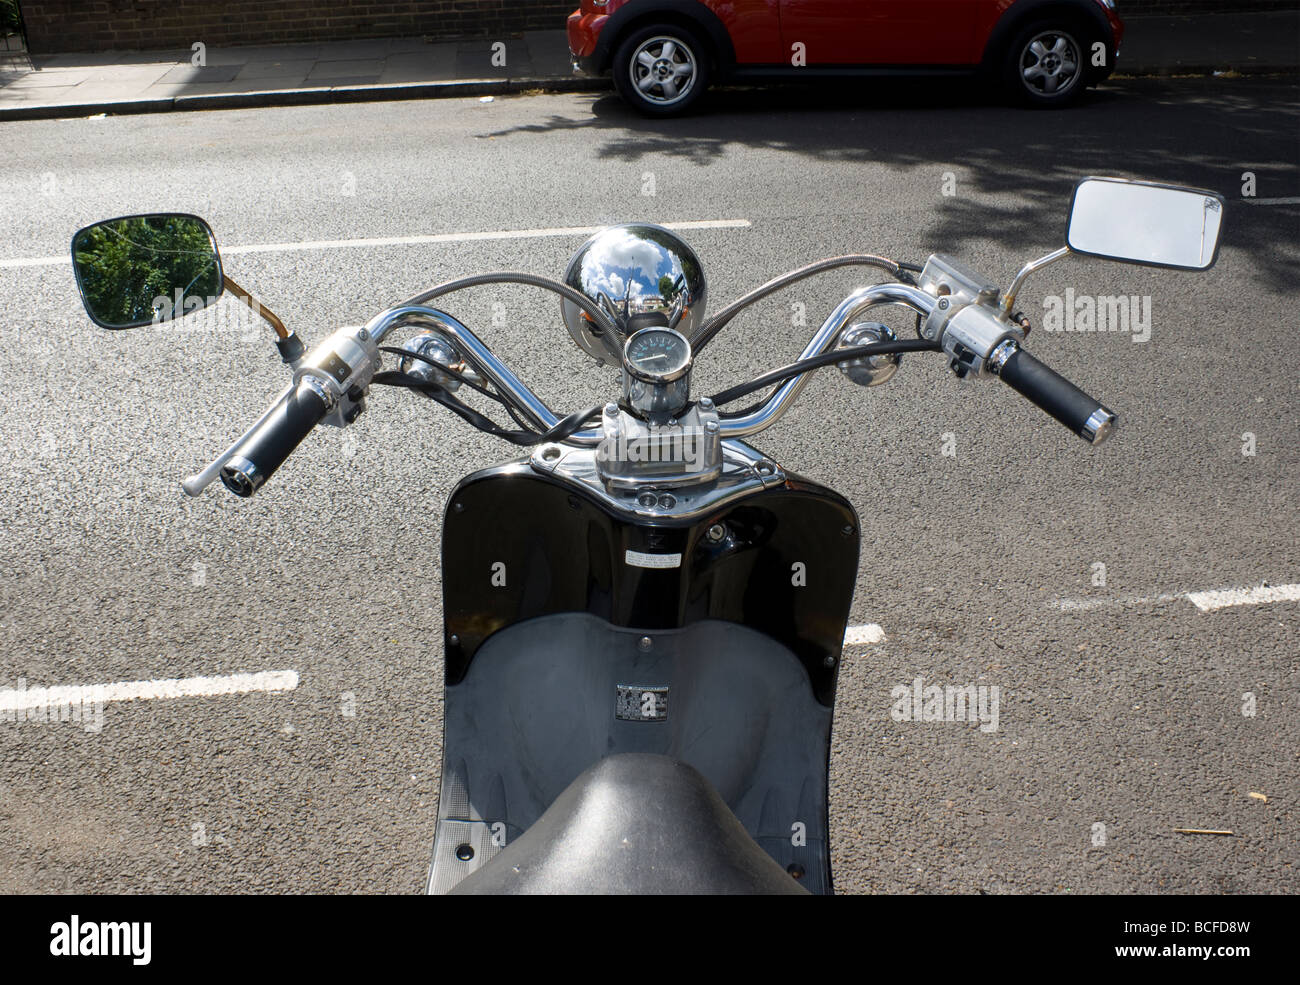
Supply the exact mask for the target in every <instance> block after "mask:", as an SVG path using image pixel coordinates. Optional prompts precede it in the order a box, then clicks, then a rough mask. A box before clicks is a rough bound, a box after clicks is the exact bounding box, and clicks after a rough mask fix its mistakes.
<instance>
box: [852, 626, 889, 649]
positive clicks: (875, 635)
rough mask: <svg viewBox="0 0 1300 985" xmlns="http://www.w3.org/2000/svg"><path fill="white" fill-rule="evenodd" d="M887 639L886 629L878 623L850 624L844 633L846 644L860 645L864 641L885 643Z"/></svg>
mask: <svg viewBox="0 0 1300 985" xmlns="http://www.w3.org/2000/svg"><path fill="white" fill-rule="evenodd" d="M884 641H885V631H884V630H883V629H881V628H880V627H879V626H878V625H877V624H876V623H874V622H871V623H867V624H866V625H865V626H850V627H849V628H848V630H846V631H845V633H844V645H845V646H860V645H861V644H863V643H883V642H884Z"/></svg>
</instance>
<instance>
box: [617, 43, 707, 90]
mask: <svg viewBox="0 0 1300 985" xmlns="http://www.w3.org/2000/svg"><path fill="white" fill-rule="evenodd" d="M628 71H629V73H630V75H631V77H632V84H633V85H634V86H636V88H637V90H638V91H639V92H640V93H641V96H642V98H644V99H646V100H647V101H649V102H652V103H657V104H659V105H661V106H671V105H672V104H673V103H678V102H681V101H682V100H683V99H685V98H686V96H687V94H689V93H690V91H691V90H692V89H693V88H694V87H695V75H696V72H695V53H694V52H693V51H691V49H690V48H689V47H688V46H687V45H686V44H684V43H683V42H682V40H681V38H670V37H654V38H649V39H648V40H646V41H644V42H642V44H641V46H640V47H638V48H637V50H636V52H635V54H633V56H632V61H631V64H630V65H629V66H628Z"/></svg>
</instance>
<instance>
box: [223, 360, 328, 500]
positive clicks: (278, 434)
mask: <svg viewBox="0 0 1300 985" xmlns="http://www.w3.org/2000/svg"><path fill="white" fill-rule="evenodd" d="M326 410H327V408H326V406H325V401H324V399H323V398H322V397H321V395H320V394H319V393H317V392H316V391H315V390H314V389H312V388H311V387H309V386H307V385H306V384H300V385H299V386H297V387H295V388H294V389H293V390H290V391H289V392H288V393H286V394H285V395H284V396H283V397H281V398H280V400H279V402H278V403H277V404H276V405H275V406H274V407H273V408H271V413H270V415H269V416H268V417H267V418H266V420H264V421H263V422H262V424H261V426H259V427H258V429H257V430H256V431H254V432H253V433H252V434H250V435H249V436H248V438H247V439H245V440H244V441H243V442H241V443H240V445H239V447H238V448H236V449H235V452H234V454H233V455H231V456H230V458H229V459H227V460H226V464H225V465H224V466H222V468H221V482H222V484H223V485H224V486H225V487H226V488H227V489H229V490H230V491H231V492H232V493H234V494H235V495H236V496H251V495H253V493H255V492H257V490H258V489H259V488H261V486H262V484H263V483H264V482H266V480H267V479H269V478H271V476H272V475H274V474H275V470H276V469H278V468H279V467H280V466H281V465H283V464H284V460H285V459H286V458H288V457H289V455H290V454H291V453H292V452H293V450H294V449H295V448H297V447H298V445H300V444H301V443H302V439H303V438H305V437H307V435H308V434H309V433H310V432H311V429H312V428H314V427H315V426H316V425H317V424H319V423H320V422H321V419H322V418H324V417H325V412H326Z"/></svg>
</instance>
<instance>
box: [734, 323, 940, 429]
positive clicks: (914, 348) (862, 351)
mask: <svg viewBox="0 0 1300 985" xmlns="http://www.w3.org/2000/svg"><path fill="white" fill-rule="evenodd" d="M941 351H942V346H940V345H939V343H938V342H936V341H933V340H931V339H898V340H896V341H893V342H872V343H871V344H870V345H851V346H846V347H845V348H842V349H832V350H831V351H830V352H823V353H821V354H820V355H816V356H809V357H808V358H807V359H800V360H798V361H797V362H792V363H790V364H789V365H786V366H782V367H780V368H779V369H774V370H772V371H771V372H769V373H764V374H763V375H762V376H759V377H757V378H756V379H753V380H750V381H749V382H748V383H741V384H738V385H737V386H733V387H730V388H729V389H726V390H723V391H721V392H720V393H716V394H714V395H713V397H712V400H713V402H714V403H715V404H727V403H731V401H733V400H738V399H740V398H741V397H744V396H747V395H748V394H751V393H753V392H754V391H756V390H762V389H763V388H764V387H769V386H772V385H774V384H777V383H784V382H785V381H786V380H788V379H791V378H793V377H796V376H801V375H802V374H804V373H808V372H811V371H812V370H814V369H821V368H822V367H823V366H830V365H833V364H835V363H842V362H847V361H848V360H850V359H861V358H862V357H864V356H884V355H889V354H891V353H903V352H941ZM761 406H762V405H761V404H759V405H756V406H754V407H747V408H745V409H744V410H743V411H737V412H735V413H731V414H722V415H720V416H721V417H723V418H724V419H728V418H735V417H743V416H744V415H745V414H748V413H751V412H753V411H754V410H757V409H758V407H761Z"/></svg>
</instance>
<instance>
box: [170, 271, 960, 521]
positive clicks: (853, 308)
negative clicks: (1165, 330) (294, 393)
mask: <svg viewBox="0 0 1300 985" xmlns="http://www.w3.org/2000/svg"><path fill="white" fill-rule="evenodd" d="M936 303H937V300H936V298H934V297H932V296H931V295H929V294H927V293H926V292H925V291H923V290H921V289H920V288H917V287H911V286H909V285H907V284H897V283H887V284H873V285H871V286H870V287H864V288H860V289H859V290H857V291H854V292H853V293H852V294H850V295H849V296H848V297H847V298H845V299H844V300H843V301H841V302H840V304H839V305H838V306H837V307H836V308H835V310H834V311H833V312H831V314H830V316H829V317H828V318H827V319H826V320H825V321H824V322H823V323H822V326H821V328H819V329H818V330H817V332H816V333H815V334H814V335H813V337H812V338H811V339H810V340H809V341H808V344H807V345H806V346H805V347H804V350H803V353H802V354H801V355H800V357H799V358H800V359H807V358H809V357H810V356H816V355H820V354H822V353H824V352H828V351H830V350H831V349H832V348H833V347H834V346H835V345H836V344H837V343H838V342H839V340H840V336H841V335H842V334H843V333H844V330H845V329H846V328H847V327H848V326H849V325H851V324H852V323H853V321H854V320H855V319H856V318H858V316H860V315H861V314H862V313H863V312H865V311H867V310H868V309H870V308H873V307H876V306H877V305H882V304H899V305H903V306H905V307H908V308H910V309H912V310H913V311H915V312H917V313H919V314H921V315H924V316H929V314H930V312H931V311H933V310H934V307H935V305H936ZM410 327H415V328H426V329H429V328H432V329H437V330H438V331H440V332H442V333H444V334H445V335H447V336H448V337H449V338H450V339H451V340H452V341H453V342H454V343H455V345H456V346H457V347H458V348H459V350H460V352H461V354H462V355H463V356H464V357H465V359H466V361H468V362H469V363H470V364H471V365H472V366H473V367H474V369H475V370H477V371H478V372H479V373H480V374H481V375H482V376H483V377H484V378H485V379H486V380H488V381H490V382H491V383H492V384H493V385H494V386H496V388H497V389H498V390H499V391H500V393H501V394H502V396H503V397H504V398H505V399H506V400H507V401H509V402H510V403H511V404H512V405H513V406H514V408H515V409H516V410H518V411H519V412H520V413H521V414H522V415H523V416H524V417H525V418H527V419H528V421H530V422H531V423H532V424H533V425H535V426H537V427H538V428H539V429H541V430H543V431H546V430H549V429H551V428H553V427H555V425H557V424H558V423H559V422H560V421H561V420H562V417H561V415H559V414H557V413H555V411H553V410H551V408H550V407H548V406H547V405H546V402H545V401H544V400H542V398H541V397H539V396H538V395H537V394H536V393H534V392H533V391H532V389H531V388H530V387H529V386H528V385H527V384H526V383H524V381H523V380H521V379H520V378H519V377H518V376H517V375H515V373H514V371H513V370H511V369H510V367H509V366H507V365H506V364H505V363H504V362H502V360H501V359H500V358H499V357H498V356H497V355H496V354H495V353H494V352H493V351H492V350H491V349H490V348H489V347H488V346H487V344H486V343H484V342H483V340H482V339H480V338H479V337H478V336H477V335H475V334H474V333H473V332H472V331H471V330H470V329H469V328H467V327H466V326H465V325H464V324H462V323H461V322H460V321H458V320H457V319H455V318H453V317H452V316H451V315H449V314H447V313H446V312H445V311H438V310H437V309H435V308H426V307H423V306H421V305H415V304H403V305H399V306H397V307H394V308H389V309H387V310H385V311H381V312H380V313H379V314H377V315H375V316H374V317H373V318H371V319H370V321H368V322H367V323H366V325H365V329H366V331H367V332H368V333H369V334H370V336H371V338H372V339H373V340H374V345H375V346H378V345H379V344H381V343H382V342H383V341H384V340H385V338H386V337H387V336H389V335H390V334H392V332H394V331H395V330H397V329H399V328H410ZM807 383H808V374H807V373H804V374H801V375H799V376H796V377H794V378H793V379H790V380H787V381H786V382H784V383H782V384H781V385H780V386H779V387H778V388H777V390H776V392H775V393H773V394H772V396H771V397H769V398H768V399H767V400H766V401H765V402H764V403H763V405H762V406H761V407H759V408H758V409H757V410H755V411H753V412H752V413H749V414H746V415H745V416H743V417H737V418H732V419H731V420H723V421H721V422H720V432H721V437H722V438H742V437H745V436H747V435H751V434H757V433H758V432H760V431H763V430H765V429H767V428H769V427H771V426H772V425H773V424H775V423H776V422H777V421H778V420H780V419H781V417H782V416H783V415H784V414H785V412H786V411H787V410H789V409H790V407H791V405H793V403H794V401H795V399H796V398H797V397H798V396H799V394H800V392H801V391H802V390H803V388H804V387H805V386H806V385H807ZM286 392H287V391H286ZM283 396H284V394H283V393H282V394H281V398H282V397H283ZM277 403H278V400H277ZM275 406H276V404H272V406H271V409H269V410H268V411H267V412H266V413H265V414H263V415H262V417H261V418H259V419H258V421H257V422H256V423H254V424H253V426H252V427H250V428H249V429H248V430H247V431H245V432H244V434H243V435H241V436H240V438H239V439H238V440H236V441H234V442H233V443H232V444H231V445H230V447H228V448H227V449H226V450H225V451H224V452H222V454H221V455H220V456H218V457H217V458H216V459H215V460H214V461H213V462H212V463H211V464H210V465H208V466H207V468H205V469H203V471H201V472H199V473H196V474H195V475H192V476H190V477H189V478H188V479H186V480H185V481H184V482H183V483H182V488H183V489H184V490H185V492H186V494H188V495H190V496H197V495H199V493H201V492H202V491H203V490H204V489H205V488H207V486H208V485H210V484H211V483H212V481H213V480H214V479H216V478H217V476H218V475H220V474H221V470H222V468H223V467H224V466H225V465H226V464H227V462H228V461H229V459H230V458H231V456H232V455H233V454H234V453H235V451H236V450H237V449H238V448H239V447H240V445H241V443H242V442H243V441H245V440H246V439H247V438H248V437H249V436H250V435H251V434H252V433H253V432H255V431H256V430H257V429H258V427H259V426H261V424H262V423H263V422H264V421H265V420H266V418H267V417H268V415H270V414H271V413H272V411H273V410H274V408H275ZM603 437H604V433H603V432H602V431H601V430H597V429H588V430H585V431H578V432H576V433H575V434H573V435H572V436H571V437H569V438H568V439H566V443H567V444H575V445H585V446H594V445H598V444H600V442H601V440H602V439H603Z"/></svg>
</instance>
